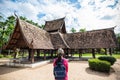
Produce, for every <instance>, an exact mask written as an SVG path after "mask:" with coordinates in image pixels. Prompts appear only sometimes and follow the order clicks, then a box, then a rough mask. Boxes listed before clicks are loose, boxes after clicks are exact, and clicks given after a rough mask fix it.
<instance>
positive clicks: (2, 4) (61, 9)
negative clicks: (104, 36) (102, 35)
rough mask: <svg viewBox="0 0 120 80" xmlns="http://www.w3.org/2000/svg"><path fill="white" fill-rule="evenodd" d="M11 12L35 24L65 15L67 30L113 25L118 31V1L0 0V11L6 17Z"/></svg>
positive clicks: (95, 28)
mask: <svg viewBox="0 0 120 80" xmlns="http://www.w3.org/2000/svg"><path fill="white" fill-rule="evenodd" d="M14 12H16V14H17V15H18V16H24V17H26V18H27V19H29V20H33V21H34V22H37V23H38V24H39V25H42V24H43V25H44V24H45V21H50V20H54V19H58V18H63V17H65V24H66V30H67V32H70V30H71V28H75V29H76V30H77V32H78V31H79V30H80V29H83V28H85V29H86V30H87V31H90V30H98V29H106V28H111V27H115V26H116V27H115V33H120V0H0V13H2V14H4V16H5V17H8V16H10V15H14Z"/></svg>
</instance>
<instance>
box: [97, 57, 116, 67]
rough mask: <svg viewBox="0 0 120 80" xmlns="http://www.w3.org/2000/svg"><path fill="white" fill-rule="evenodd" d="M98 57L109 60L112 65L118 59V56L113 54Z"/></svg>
mask: <svg viewBox="0 0 120 80" xmlns="http://www.w3.org/2000/svg"><path fill="white" fill-rule="evenodd" d="M98 59H100V60H104V61H108V62H110V64H111V65H113V64H114V63H115V61H116V58H114V57H113V56H100V57H98Z"/></svg>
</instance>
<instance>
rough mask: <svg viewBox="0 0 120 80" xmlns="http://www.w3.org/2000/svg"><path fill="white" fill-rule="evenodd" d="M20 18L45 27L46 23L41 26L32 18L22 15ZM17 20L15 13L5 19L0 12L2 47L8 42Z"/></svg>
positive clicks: (0, 41)
mask: <svg viewBox="0 0 120 80" xmlns="http://www.w3.org/2000/svg"><path fill="white" fill-rule="evenodd" d="M20 19H22V20H26V21H27V22H29V23H31V24H33V25H35V26H38V27H40V28H43V27H44V25H42V26H39V25H38V23H35V22H33V21H32V20H28V19H27V18H26V17H22V16H20ZM15 22H16V20H15V17H14V16H13V15H11V16H9V17H7V19H4V15H3V14H1V13H0V47H2V45H3V44H5V43H7V42H8V39H9V36H10V35H11V34H12V32H13V30H14V25H15Z"/></svg>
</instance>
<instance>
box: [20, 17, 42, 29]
mask: <svg viewBox="0 0 120 80" xmlns="http://www.w3.org/2000/svg"><path fill="white" fill-rule="evenodd" d="M20 19H21V20H24V21H26V22H28V23H30V24H33V25H35V26H37V27H39V28H41V26H40V25H39V24H38V23H35V22H33V20H28V19H27V18H26V17H23V16H20Z"/></svg>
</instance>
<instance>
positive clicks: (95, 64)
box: [88, 59, 111, 72]
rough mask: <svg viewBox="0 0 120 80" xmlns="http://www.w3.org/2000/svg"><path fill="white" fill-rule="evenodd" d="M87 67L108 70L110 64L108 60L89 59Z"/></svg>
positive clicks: (102, 70)
mask: <svg viewBox="0 0 120 80" xmlns="http://www.w3.org/2000/svg"><path fill="white" fill-rule="evenodd" d="M88 62H89V67H90V69H92V70H96V71H101V72H109V71H110V66H111V64H110V63H109V62H108V61H103V60H99V59H89V60H88Z"/></svg>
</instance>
